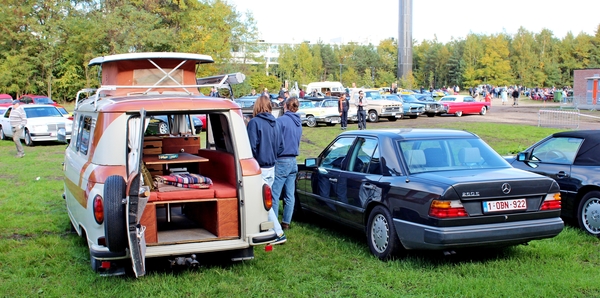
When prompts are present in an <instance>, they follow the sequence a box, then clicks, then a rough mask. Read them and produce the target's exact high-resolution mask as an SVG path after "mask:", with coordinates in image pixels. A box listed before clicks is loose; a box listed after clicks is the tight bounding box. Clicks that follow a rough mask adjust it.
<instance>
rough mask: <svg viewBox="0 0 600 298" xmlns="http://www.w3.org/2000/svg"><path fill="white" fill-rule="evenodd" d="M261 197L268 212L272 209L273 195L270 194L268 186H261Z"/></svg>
mask: <svg viewBox="0 0 600 298" xmlns="http://www.w3.org/2000/svg"><path fill="white" fill-rule="evenodd" d="M262 195H263V205H264V206H265V210H267V211H269V210H270V209H271V207H273V193H272V192H271V187H270V186H269V185H267V184H263V188H262Z"/></svg>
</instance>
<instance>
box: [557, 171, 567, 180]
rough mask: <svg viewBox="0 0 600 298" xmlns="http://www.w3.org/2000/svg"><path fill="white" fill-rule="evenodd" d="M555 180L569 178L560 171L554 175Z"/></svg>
mask: <svg viewBox="0 0 600 298" xmlns="http://www.w3.org/2000/svg"><path fill="white" fill-rule="evenodd" d="M556 178H560V179H563V178H569V174H567V173H565V172H563V171H560V172H558V173H557V174H556Z"/></svg>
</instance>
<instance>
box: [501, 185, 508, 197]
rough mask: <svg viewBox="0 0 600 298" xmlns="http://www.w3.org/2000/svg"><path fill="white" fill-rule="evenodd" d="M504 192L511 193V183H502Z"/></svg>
mask: <svg viewBox="0 0 600 298" xmlns="http://www.w3.org/2000/svg"><path fill="white" fill-rule="evenodd" d="M502 192H503V193H504V194H505V195H507V194H509V193H510V184H508V183H504V184H502Z"/></svg>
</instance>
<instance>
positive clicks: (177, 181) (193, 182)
mask: <svg viewBox="0 0 600 298" xmlns="http://www.w3.org/2000/svg"><path fill="white" fill-rule="evenodd" d="M154 179H155V180H156V181H158V182H162V183H164V184H168V185H173V186H177V187H183V188H210V187H211V185H212V180H210V178H208V177H204V176H202V175H198V174H171V175H168V176H155V177H154Z"/></svg>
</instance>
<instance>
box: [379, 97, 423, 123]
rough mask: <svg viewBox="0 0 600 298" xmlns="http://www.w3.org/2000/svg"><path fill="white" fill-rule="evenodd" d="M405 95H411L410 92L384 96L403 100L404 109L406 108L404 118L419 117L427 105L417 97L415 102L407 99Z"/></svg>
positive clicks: (398, 100)
mask: <svg viewBox="0 0 600 298" xmlns="http://www.w3.org/2000/svg"><path fill="white" fill-rule="evenodd" d="M405 96H411V95H408V94H385V95H383V98H385V99H389V100H393V101H397V102H401V103H402V109H403V110H404V116H403V117H404V118H406V117H409V118H410V119H417V118H418V117H419V115H422V114H423V113H425V106H424V105H423V104H421V103H420V102H418V100H416V99H415V102H410V101H408V100H406V98H405Z"/></svg>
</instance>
